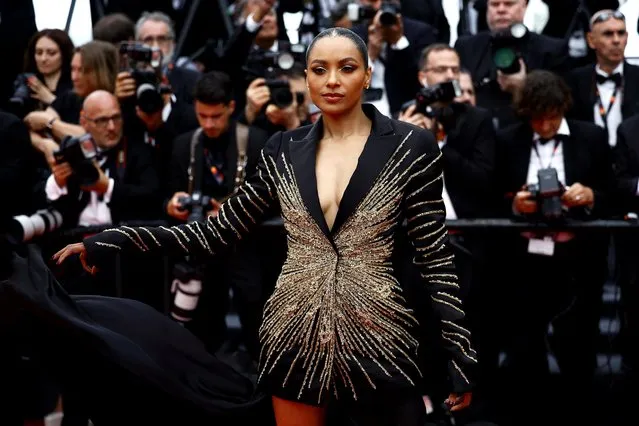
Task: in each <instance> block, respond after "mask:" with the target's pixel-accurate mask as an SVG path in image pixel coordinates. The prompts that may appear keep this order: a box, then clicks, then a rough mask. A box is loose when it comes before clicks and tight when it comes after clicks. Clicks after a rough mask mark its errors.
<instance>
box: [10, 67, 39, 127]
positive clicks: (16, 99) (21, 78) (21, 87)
mask: <svg viewBox="0 0 639 426" xmlns="http://www.w3.org/2000/svg"><path fill="white" fill-rule="evenodd" d="M33 77H35V74H33V73H22V74H19V75H18V76H17V77H16V79H15V81H14V82H13V88H14V90H13V95H12V96H11V98H9V109H10V112H12V113H13V114H15V115H17V116H18V117H24V116H26V115H27V114H28V113H29V112H31V111H33V109H34V108H35V104H36V102H35V100H34V99H33V98H32V97H31V89H30V88H29V84H28V81H29V79H30V78H33Z"/></svg>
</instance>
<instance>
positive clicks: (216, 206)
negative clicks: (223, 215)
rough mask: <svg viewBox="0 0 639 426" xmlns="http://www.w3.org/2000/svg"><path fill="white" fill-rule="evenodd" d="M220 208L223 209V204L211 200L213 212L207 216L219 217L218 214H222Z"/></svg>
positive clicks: (210, 211)
mask: <svg viewBox="0 0 639 426" xmlns="http://www.w3.org/2000/svg"><path fill="white" fill-rule="evenodd" d="M220 207H222V203H220V202H219V201H217V200H214V199H211V210H209V211H208V213H207V214H206V215H207V216H208V217H217V214H218V213H219V212H220Z"/></svg>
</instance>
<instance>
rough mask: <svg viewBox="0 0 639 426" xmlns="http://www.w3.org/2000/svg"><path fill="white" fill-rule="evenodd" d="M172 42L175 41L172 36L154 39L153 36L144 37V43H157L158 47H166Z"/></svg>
mask: <svg viewBox="0 0 639 426" xmlns="http://www.w3.org/2000/svg"><path fill="white" fill-rule="evenodd" d="M171 40H173V37H171V36H168V35H166V36H163V35H161V36H157V37H153V36H148V37H144V38H143V39H142V43H144V44H146V45H149V46H151V45H153V43H157V44H158V45H165V44H167V43H168V42H170V41H171Z"/></svg>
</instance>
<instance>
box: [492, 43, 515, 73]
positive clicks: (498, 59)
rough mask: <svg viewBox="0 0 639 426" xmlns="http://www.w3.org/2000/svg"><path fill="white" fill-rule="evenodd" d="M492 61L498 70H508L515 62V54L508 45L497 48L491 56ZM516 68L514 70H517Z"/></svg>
mask: <svg viewBox="0 0 639 426" xmlns="http://www.w3.org/2000/svg"><path fill="white" fill-rule="evenodd" d="M493 62H494V63H495V66H496V67H497V69H499V70H502V71H503V70H509V69H511V68H513V67H514V66H515V64H516V63H517V54H516V53H515V51H514V50H513V49H511V48H509V47H503V48H501V49H497V50H496V51H495V54H494V56H493ZM517 71H518V70H516V71H514V72H517Z"/></svg>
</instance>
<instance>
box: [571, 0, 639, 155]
mask: <svg viewBox="0 0 639 426" xmlns="http://www.w3.org/2000/svg"><path fill="white" fill-rule="evenodd" d="M587 38H588V45H589V46H590V48H591V49H593V50H594V51H595V55H596V58H597V62H596V63H595V64H591V65H587V66H584V67H581V68H577V69H576V70H574V71H573V72H572V73H571V74H570V77H569V78H568V79H567V81H568V83H569V84H570V86H571V90H572V96H573V98H574V99H575V103H574V107H573V109H572V111H571V112H570V116H571V117H572V118H575V119H579V120H583V121H589V122H591V123H595V124H596V125H598V126H600V127H602V128H604V129H605V130H606V131H607V132H608V142H609V144H610V146H611V147H613V148H614V147H615V146H616V144H617V127H618V126H619V124H621V122H622V121H623V120H624V119H626V118H629V117H631V116H633V115H635V114H637V113H639V67H637V66H634V65H630V64H629V63H627V62H626V61H625V59H624V51H625V49H626V44H627V43H628V31H627V29H626V19H625V17H624V15H623V14H622V13H621V12H619V11H614V10H610V9H607V10H601V11H599V12H597V13H595V14H594V15H593V16H592V18H591V20H590V31H589V32H588V34H587Z"/></svg>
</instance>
